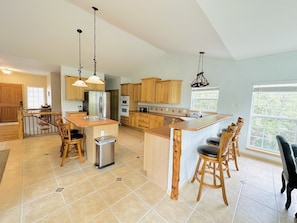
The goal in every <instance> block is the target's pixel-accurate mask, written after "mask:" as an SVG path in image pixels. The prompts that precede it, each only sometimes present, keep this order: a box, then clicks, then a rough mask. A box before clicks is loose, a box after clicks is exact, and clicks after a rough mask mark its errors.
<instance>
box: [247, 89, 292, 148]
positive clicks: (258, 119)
mask: <svg viewBox="0 0 297 223" xmlns="http://www.w3.org/2000/svg"><path fill="white" fill-rule="evenodd" d="M278 134H279V135H283V136H284V137H286V138H287V139H288V141H289V142H290V143H296V141H297V140H296V139H297V137H296V134H297V84H286V85H255V86H254V91H253V100H252V109H251V123H250V129H249V137H248V138H249V142H248V146H249V147H252V148H257V149H260V150H264V151H269V152H274V153H279V150H278V145H277V142H276V139H275V136H276V135H278Z"/></svg>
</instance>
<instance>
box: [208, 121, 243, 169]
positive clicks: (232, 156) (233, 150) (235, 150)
mask: <svg viewBox="0 0 297 223" xmlns="http://www.w3.org/2000/svg"><path fill="white" fill-rule="evenodd" d="M243 124H244V119H243V118H241V117H239V118H238V120H237V123H236V124H234V123H232V124H231V125H232V126H237V129H236V131H235V134H234V136H233V138H232V143H231V145H230V148H229V152H228V160H234V163H235V168H236V170H237V171H238V170H239V168H238V163H237V155H238V156H239V155H240V154H239V146H238V140H239V135H240V131H241V128H242V126H243ZM224 131H226V129H223V130H222V132H224ZM221 134H222V133H220V134H218V136H220V135H221ZM220 139H221V137H210V138H207V139H206V143H207V144H208V145H214V146H219V144H220Z"/></svg>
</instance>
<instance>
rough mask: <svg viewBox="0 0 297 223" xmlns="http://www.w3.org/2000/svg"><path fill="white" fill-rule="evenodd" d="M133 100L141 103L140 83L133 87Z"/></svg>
mask: <svg viewBox="0 0 297 223" xmlns="http://www.w3.org/2000/svg"><path fill="white" fill-rule="evenodd" d="M133 89H134V92H133V100H134V101H135V102H140V101H141V83H138V84H134V85H133Z"/></svg>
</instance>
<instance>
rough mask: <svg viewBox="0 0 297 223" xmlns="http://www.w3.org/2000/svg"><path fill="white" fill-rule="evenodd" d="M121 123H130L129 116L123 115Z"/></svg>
mask: <svg viewBox="0 0 297 223" xmlns="http://www.w3.org/2000/svg"><path fill="white" fill-rule="evenodd" d="M121 124H122V125H129V117H126V116H121Z"/></svg>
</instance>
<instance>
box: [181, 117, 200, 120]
mask: <svg viewBox="0 0 297 223" xmlns="http://www.w3.org/2000/svg"><path fill="white" fill-rule="evenodd" d="M179 118H180V119H181V120H184V121H191V120H195V119H198V118H196V117H179Z"/></svg>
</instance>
